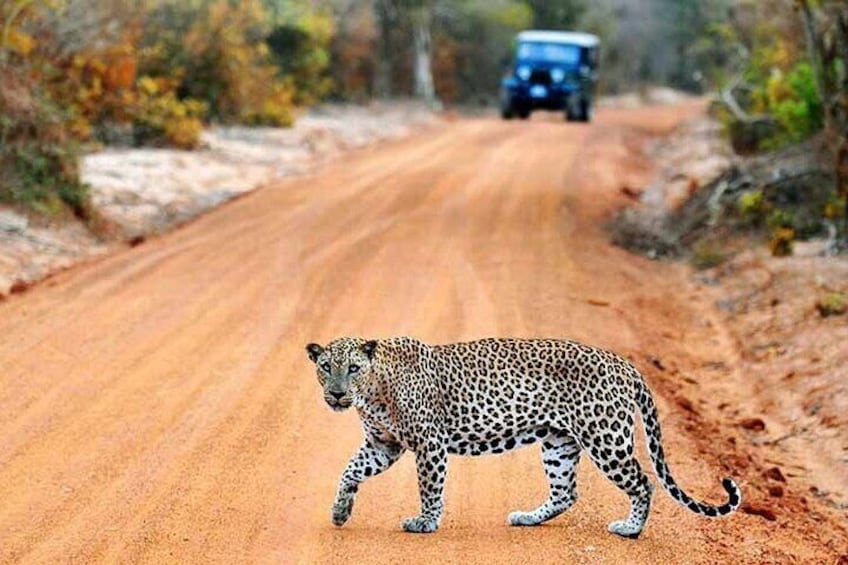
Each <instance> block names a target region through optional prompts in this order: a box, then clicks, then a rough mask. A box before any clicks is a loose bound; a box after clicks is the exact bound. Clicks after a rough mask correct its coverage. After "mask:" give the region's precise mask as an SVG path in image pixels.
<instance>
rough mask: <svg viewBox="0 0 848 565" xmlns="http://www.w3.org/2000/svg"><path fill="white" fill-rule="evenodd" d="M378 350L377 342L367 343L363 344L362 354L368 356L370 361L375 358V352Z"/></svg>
mask: <svg viewBox="0 0 848 565" xmlns="http://www.w3.org/2000/svg"><path fill="white" fill-rule="evenodd" d="M376 350H377V342H376V340H373V339H372V340H370V341H366V342H365V343H364V344H362V352H363V353H364V354H365V355H367V356H368V358H369V359H373V358H374V352H375V351H376Z"/></svg>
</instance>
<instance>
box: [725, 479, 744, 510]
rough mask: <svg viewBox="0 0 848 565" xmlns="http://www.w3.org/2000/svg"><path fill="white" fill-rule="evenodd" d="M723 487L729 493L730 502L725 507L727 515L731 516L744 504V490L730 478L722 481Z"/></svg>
mask: <svg viewBox="0 0 848 565" xmlns="http://www.w3.org/2000/svg"><path fill="white" fill-rule="evenodd" d="M721 486H723V487H724V490H726V491H727V494H728V495H729V496H730V500H728V501H727V504H726V505H725V507H726V508H727V512H725V513H726V514H729V513H731V512H733V511H734V510H736V509H737V508H739V506H740V505H741V504H742V490H741V489H740V488H739V485H737V484H736V482H735V481H734V480H733V479H731V478H730V477H725V478H724V479H722V481H721Z"/></svg>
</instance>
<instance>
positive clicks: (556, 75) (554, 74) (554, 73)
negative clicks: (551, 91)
mask: <svg viewBox="0 0 848 565" xmlns="http://www.w3.org/2000/svg"><path fill="white" fill-rule="evenodd" d="M563 79H565V71H564V70H562V69H551V80H552V81H554V82H562V81H563Z"/></svg>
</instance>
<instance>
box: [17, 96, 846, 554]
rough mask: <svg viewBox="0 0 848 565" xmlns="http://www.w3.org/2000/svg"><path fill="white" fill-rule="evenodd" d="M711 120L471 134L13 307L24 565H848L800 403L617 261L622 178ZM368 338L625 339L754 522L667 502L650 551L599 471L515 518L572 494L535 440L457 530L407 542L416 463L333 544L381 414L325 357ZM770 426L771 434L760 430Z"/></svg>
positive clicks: (278, 201) (481, 466)
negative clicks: (312, 353)
mask: <svg viewBox="0 0 848 565" xmlns="http://www.w3.org/2000/svg"><path fill="white" fill-rule="evenodd" d="M701 110H702V105H701V104H687V105H681V106H676V107H655V108H645V109H636V110H611V109H610V110H602V111H600V112H599V115H598V117H597V120H596V122H595V123H594V124H593V125H591V126H589V127H585V126H579V125H570V124H565V123H563V122H562V121H561V119H560V118H559V117H558V116H542V115H540V116H536V117H534V119H533V120H531V121H530V122H527V123H523V122H521V123H518V122H512V123H504V122H500V121H496V120H494V119H468V120H457V121H455V122H451V123H450V124H448V125H446V126H444V127H441V128H437V129H435V130H430V131H427V132H425V133H423V134H421V135H418V136H416V137H414V138H410V139H407V140H404V141H400V142H393V143H388V144H383V145H380V146H378V147H376V148H372V149H368V150H363V151H358V152H354V153H352V154H350V155H348V156H346V157H344V158H343V159H340V160H339V161H337V162H336V163H334V164H332V165H329V166H327V167H326V168H324V169H323V170H322V171H320V172H318V173H316V174H313V175H310V176H307V177H301V178H297V179H291V180H288V181H286V182H282V183H280V184H278V185H275V186H271V187H268V188H266V189H264V190H262V191H259V192H257V193H255V194H252V195H250V196H247V197H245V198H243V199H241V200H239V201H237V202H234V203H232V204H231V205H228V206H225V207H224V208H222V209H219V210H218V211H216V212H213V213H211V214H208V215H206V216H204V217H202V218H200V219H198V220H197V221H195V222H192V223H191V224H189V225H187V226H186V227H184V228H182V229H179V230H177V231H175V232H173V233H171V234H168V235H166V236H163V237H160V238H157V239H154V240H152V241H149V242H148V243H145V244H143V245H141V246H138V247H136V248H132V249H126V250H124V251H122V252H119V253H117V254H114V255H112V256H110V257H108V258H106V259H104V260H101V261H98V262H95V263H92V264H89V265H87V266H84V267H80V268H76V269H73V270H72V271H69V272H66V273H63V274H61V275H58V276H56V277H54V278H52V279H50V280H48V281H47V282H45V283H43V284H40V285H37V286H36V287H34V288H32V289H30V290H29V291H27V292H25V293H23V294H21V295H18V296H14V297H12V298H11V299H9V300H6V301H5V302H3V303H0V335H2V336H3V339H2V342H0V367H2V372H0V561H2V562H8V563H12V562H25V563H83V562H122V563H126V562H146V563H253V562H257V563H322V562H340V561H344V562H348V563H398V562H403V563H419V562H421V563H426V562H439V563H446V562H447V563H515V562H532V563H616V564H617V563H666V564H667V563H784V562H785V563H835V562H837V561H838V560H839V559H840V556H842V557H841V558H842V559H843V560H845V559H846V557H845V555H846V553H848V543H846V539H848V537H846V528H845V515H844V511H841V510H839V509H838V508H834V507H832V506H831V505H829V504H828V503H827V502H826V500H827V499H826V498H825V497H822V496H814V495H812V494H811V492H810V491H809V490H808V489H809V486H808V485H807V484H806V483H804V482H803V481H802V480H801V479H800V478H796V477H794V476H790V472H791V468H790V467H788V466H787V464H786V463H783V462H782V461H783V460H781V463H773V462H771V460H770V458H771V457H772V455H773V452H777V451H779V450H781V449H784V446H786V445H789V444H787V442H786V441H783V442H779V443H776V444H773V445H768V444H764V443H762V442H760V443H755V442H754V441H753V440H752V438H751V434H752V433H759V434H760V435H764V434H765V437H773V435H771V434H775V435H777V434H779V433H780V431H782V430H781V429H780V428H777V426H778V422H782V421H783V420H782V418H783V415H782V414H779V413H778V412H780V411H781V410H782V409H783V406H784V404H785V403H787V402H789V400H788V398H782V397H779V395H776V394H773V393H774V391H772V393H771V397H772V398H776V400H774V402H769V400H768V399H769V395H768V394H766V392H764V390H763V387H764V386H765V385H766V384H767V383H766V381H758V380H756V378H754V377H751V376H750V374H749V373H748V368H749V367H748V365H747V363H748V362H747V360H746V357H745V353H744V351H745V350H744V348H742V347H743V344H740V340H739V339H738V338H736V337H735V335H736V334H734V333H733V331H732V330H731V329H730V328H729V326H728V325H727V323H726V320H725V318H724V317H723V315H722V314H721V313H720V311H719V310H717V309H716V308H715V306H714V304H713V303H714V300H715V296H714V293H715V292H716V291H715V288H714V287H710V286H706V285H704V284H702V283H698V282H697V279H694V278H693V277H692V273H691V272H690V271H689V269H688V267H686V266H684V265H680V264H664V263H655V262H650V261H648V260H646V259H643V258H640V257H637V256H633V255H630V254H628V253H627V252H625V251H623V250H620V249H617V248H614V247H612V246H611V245H610V244H609V243H608V238H607V235H606V233H605V232H604V230H603V228H602V227H601V226H602V224H603V223H604V221H605V220H606V219H607V218H608V217H610V215H611V213H612V212H613V211H614V210H615V209H617V208H619V207H620V206H622V205H623V204H624V203H625V200H626V199H625V197H623V196H622V195H621V194H620V192H619V189H620V187H621V186H622V185H625V184H627V185H630V186H639V185H641V184H644V182H645V181H646V180H647V179H648V178H649V177H650V175H651V173H652V170H651V165H650V163H648V162H647V160H646V159H645V158H644V157H643V156H642V154H641V152H640V151H641V148H642V147H643V144H644V142H645V141H646V139H648V138H649V137H651V136H655V135H660V134H664V133H667V132H668V131H670V130H671V129H672V128H673V127H674V126H675V125H676V124H678V123H679V122H680V121H681V120H683V119H685V118H687V117H689V116H691V115H693V114H694V113H696V112H699V111H701ZM345 334H354V335H361V336H367V337H383V336H391V335H398V334H410V335H414V336H416V337H419V338H421V339H424V340H427V341H431V342H448V341H454V340H461V339H471V338H477V337H483V336H491V335H499V336H562V337H571V338H576V339H579V340H583V341H585V342H588V343H592V344H595V345H600V346H604V347H608V348H610V349H614V350H616V351H618V352H620V353H622V354H624V355H627V356H629V357H630V358H632V359H633V361H634V362H635V363H636V364H637V365H638V366H639V367H640V368H642V369H643V370H644V372H645V375H646V379H647V380H648V382H649V383H650V385H651V386H652V388H653V389H654V391H655V395H656V396H657V399H658V403H659V409H660V414H661V418H662V424H663V427H664V432H665V446H666V453H667V454H668V457H669V460H670V465H671V467H672V470H673V472H674V473H675V475H676V477H677V479H678V480H679V482H680V483H681V484H682V485H684V486H685V487H686V488H687V489H688V490H689V491H690V492H691V493H692V494H693V495H696V496H699V497H703V498H706V499H708V500H711V501H716V502H718V501H723V491H722V489H721V487H720V483H719V480H720V478H721V477H722V476H725V475H731V476H734V477H736V478H737V479H738V480H739V481H740V484H741V486H742V488H743V491H744V493H745V495H746V497H747V500H748V503H749V506H748V507H747V508H748V512H753V513H745V512H739V513H737V514H735V515H733V516H731V517H729V518H726V519H723V520H708V519H706V518H703V517H699V516H696V515H694V514H692V513H690V512H689V511H688V510H686V509H685V508H682V507H680V506H678V505H677V504H676V503H675V502H673V501H672V500H671V499H670V498H669V497H668V496H666V495H665V494H664V493H662V492H660V491H658V492H657V494H656V496H655V498H654V501H655V502H654V508H653V512H652V516H651V520H650V522H649V524H648V527H647V529H646V530H645V532H644V533H643V535H642V537H641V538H640V539H639V540H638V541H632V540H625V539H620V538H617V537H615V536H612V535H610V534H608V533H607V532H606V524H607V523H608V522H609V521H611V520H613V519H617V518H621V517H622V516H624V515H625V514H626V512H627V500H626V498H625V497H624V495H623V494H621V493H620V492H619V491H617V490H616V489H615V488H614V487H613V486H612V485H611V484H609V483H608V482H607V481H606V480H605V479H604V478H603V477H602V476H601V474H600V473H599V472H598V471H597V470H596V469H594V468H593V467H592V465H591V464H590V463H589V462H588V461H583V463H581V466H580V472H579V481H580V490H581V499H580V501H579V502H578V503H577V504H576V505H575V507H574V508H573V509H572V510H571V511H569V512H568V513H566V514H565V515H563V516H561V517H560V518H558V519H556V520H554V521H552V522H551V523H549V524H547V525H545V526H542V527H539V528H511V527H509V526H507V525H506V516H507V514H508V512H509V511H511V510H514V509H520V508H527V507H531V506H535V505H536V504H538V503H539V502H540V501H541V500H542V499H543V498H544V497H545V495H546V485H545V481H544V475H543V473H542V467H541V463H540V457H539V452H538V448H528V449H524V450H519V451H514V452H511V453H510V454H508V455H504V456H500V457H488V458H479V459H465V458H454V459H452V460H451V468H450V471H449V477H448V483H447V495H446V499H447V500H446V514H445V518H444V521H443V525H442V528H441V530H440V531H439V532H438V533H436V534H433V535H428V536H415V535H410V534H404V533H402V532H401V531H400V527H399V526H400V522H401V519H402V518H403V517H406V516H410V515H413V514H414V513H416V511H417V505H418V500H417V487H416V478H415V471H414V466H413V461H412V458H410V457H408V456H407V457H405V458H403V459H402V460H401V462H400V463H399V464H398V465H397V466H395V467H394V468H393V469H391V470H390V471H389V472H387V473H385V474H383V475H381V476H380V477H377V478H375V479H373V480H372V481H370V482H369V483H367V484H366V485H364V486H363V487H362V488H361V489H360V495H359V498H358V500H357V506H356V508H355V511H354V516H353V518H352V519H351V521H350V522H349V523H348V525H347V526H345V527H344V528H340V529H337V528H334V527H333V526H332V525H331V524H330V520H329V510H330V505H331V503H332V500H333V496H334V491H335V485H336V481H337V479H338V476H339V474H340V472H341V470H342V469H343V467H344V465H345V462H346V460H347V458H348V457H349V456H350V454H351V453H353V451H354V450H355V449H356V447H357V445H358V443H359V441H360V437H361V432H360V428H359V425H358V422H357V417H356V414H355V413H352V412H351V413H345V414H343V415H337V414H334V413H332V412H331V411H330V410H329V409H328V408H327V407H326V406H325V405H324V404H323V402H322V400H321V396H320V393H319V390H318V386H317V384H316V382H315V378H314V375H313V368H312V367H311V365H310V364H309V362H308V361H307V359H306V356H305V354H304V351H303V345H304V344H305V343H306V342H307V341H312V340H316V341H327V340H329V339H331V338H333V337H336V336H339V335H345ZM802 346H803V347H807V345H802ZM829 355H830V354H829V353H825V352H822V353H821V354H820V357H819V359H820V360H819V362H818V363H819V364H820V366H822V367H827V366H828V365H830V364H831V363H835V362H836V361H835V360H832V359H831V357H830V356H829ZM796 373H797V372H796ZM766 388H768V387H766ZM755 405H756V408H757V409H756V410H754V406H755ZM747 417H751V418H753V417H759V418H762V419H763V420H764V422H765V426H766V427H765V429H764V431H763V432H753V431H751V430H749V429H746V428H744V427H740V426H739V421H740V419H741V418H747ZM775 439H776V438H775ZM642 454H643V455H644V450H642ZM828 456H830V455H828ZM805 458H806V459H808V461H807V463H808V466H809V468H810V469H814V468H816V466H817V465H819V462H820V461H824V460H823V459H820V458H821V454H820V453H818V452H817V451H816V450H812V449H811V450H808V451H803V450H796V452H794V453H793V454H792V457H791V462H793V464H794V462H797V461H802V462H803V461H804V460H805ZM789 459H790V458H789V457H786V458H784V460H786V461H789ZM799 464H800V463H799ZM775 466H781V468H782V469H783V471H782V477H783V478H784V479H785V480H786V482H782V481H780V480H779V479H777V478H775V477H776V474H775V473H774V472H773V471H769V469H771V468H772V467H775ZM764 473H765V475H764ZM769 477H772V478H769ZM774 486H780V487H782V496H775V495H772V494H770V491H769V489H772V491H773V492H776V490H775V489H773V488H772V487H774ZM764 515H765V516H764ZM771 518H773V520H772V519H771Z"/></svg>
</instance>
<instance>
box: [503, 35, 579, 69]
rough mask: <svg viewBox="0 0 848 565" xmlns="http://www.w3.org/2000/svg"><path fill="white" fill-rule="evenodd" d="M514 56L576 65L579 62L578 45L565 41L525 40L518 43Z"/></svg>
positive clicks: (529, 59) (520, 58)
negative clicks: (542, 41) (543, 41)
mask: <svg viewBox="0 0 848 565" xmlns="http://www.w3.org/2000/svg"><path fill="white" fill-rule="evenodd" d="M516 58H517V59H518V60H519V61H533V62H544V63H555V64H558V65H566V66H577V64H578V63H580V46H579V45H568V44H566V43H541V42H537V41H527V42H523V43H520V44H519V45H518V51H517V53H516Z"/></svg>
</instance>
